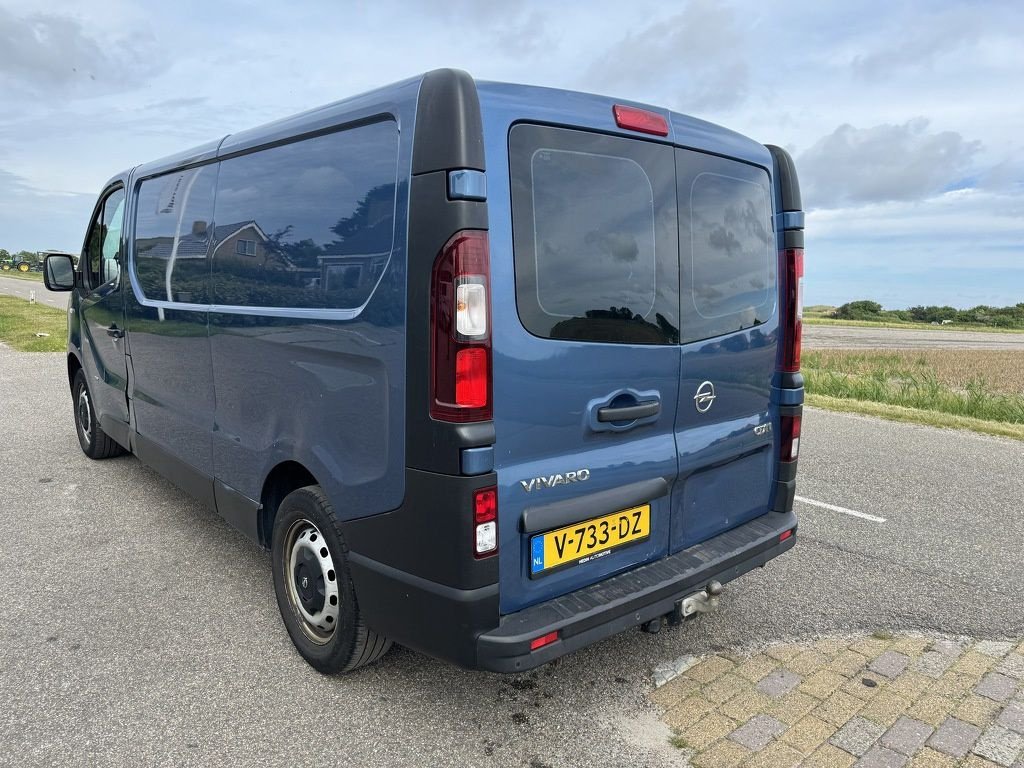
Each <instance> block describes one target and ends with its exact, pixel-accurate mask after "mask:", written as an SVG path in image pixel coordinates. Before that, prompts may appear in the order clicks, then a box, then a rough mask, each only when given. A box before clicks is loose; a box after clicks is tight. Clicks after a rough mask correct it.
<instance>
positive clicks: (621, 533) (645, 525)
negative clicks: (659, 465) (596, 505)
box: [530, 504, 651, 576]
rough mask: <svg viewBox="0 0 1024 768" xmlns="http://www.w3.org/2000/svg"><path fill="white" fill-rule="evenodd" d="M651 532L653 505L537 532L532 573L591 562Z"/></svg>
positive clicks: (645, 505)
mask: <svg viewBox="0 0 1024 768" xmlns="http://www.w3.org/2000/svg"><path fill="white" fill-rule="evenodd" d="M650 535H651V505H650V504H643V505H641V506H639V507H632V508H630V509H624V510H622V511H621V512H613V513H612V514H610V515H605V516H604V517H595V518H594V519H593V520H585V521H584V522H582V523H576V524H575V525H567V526H566V527H565V528H559V529H558V530H555V531H548V532H547V533H541V534H537V535H536V536H534V537H533V538H532V539H530V575H531V576H538V575H540V574H542V573H547V572H548V571H551V570H553V569H555V568H561V567H562V566H566V565H582V564H583V563H589V562H590V561H592V560H596V559H597V558H599V557H604V556H605V555H607V554H608V553H610V552H611V551H612V550H613V549H616V548H617V547H621V546H622V545H623V544H630V543H633V542H636V541H642V540H643V539H646V538H647V537H648V536H650Z"/></svg>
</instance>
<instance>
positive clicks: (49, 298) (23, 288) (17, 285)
mask: <svg viewBox="0 0 1024 768" xmlns="http://www.w3.org/2000/svg"><path fill="white" fill-rule="evenodd" d="M33 291H34V292H35V294H36V301H38V302H39V303H40V304H46V305H47V306H50V307H56V308H57V309H67V308H68V296H69V295H70V294H68V293H61V292H58V291H48V290H46V286H45V285H43V281H42V280H40V281H38V282H37V281H35V280H25V279H22V278H18V277H2V276H0V294H4V295H7V296H19V297H21V298H23V299H25V300H26V301H27V300H28V298H29V294H30V293H32V292H33Z"/></svg>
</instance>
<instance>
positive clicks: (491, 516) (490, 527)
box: [473, 487, 498, 557]
mask: <svg viewBox="0 0 1024 768" xmlns="http://www.w3.org/2000/svg"><path fill="white" fill-rule="evenodd" d="M473 531H474V538H475V542H474V550H473V554H474V555H476V557H487V556H489V555H493V554H494V553H495V552H497V551H498V489H497V488H494V487H491V488H481V489H480V490H478V491H476V492H475V493H474V494H473Z"/></svg>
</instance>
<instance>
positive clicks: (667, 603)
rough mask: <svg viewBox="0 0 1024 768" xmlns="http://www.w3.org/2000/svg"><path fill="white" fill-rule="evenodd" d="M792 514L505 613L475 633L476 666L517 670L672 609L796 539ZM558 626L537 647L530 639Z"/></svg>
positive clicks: (754, 523) (774, 554)
mask: <svg viewBox="0 0 1024 768" xmlns="http://www.w3.org/2000/svg"><path fill="white" fill-rule="evenodd" d="M796 524H797V521H796V515H794V514H793V513H792V512H788V513H778V512H769V513H768V514H766V515H762V516H761V517H759V518H756V519H754V520H751V521H750V522H748V523H746V524H744V525H741V526H739V527H738V528H734V529H732V530H731V531H726V532H725V533H722V534H719V535H718V536H715V537H713V538H711V539H708V540H707V541H705V542H702V543H701V544H697V545H695V546H693V547H689V548H688V549H684V550H683V551H681V552H677V553H676V554H674V555H671V556H669V557H666V558H663V559H661V560H658V561H656V562H653V563H649V564H648V565H644V566H641V567H639V568H635V569H633V570H631V571H627V572H625V573H622V574H619V575H618V576H613V577H612V578H610V579H606V580H605V581H602V582H599V583H597V584H594V585H592V586H590V587H586V588H584V589H580V590H577V591H576V592H572V593H570V594H567V595H563V596H561V597H558V598H555V599H554V600H549V601H548V602H546V603H541V604H539V605H534V606H531V607H529V608H526V609H524V610H522V611H519V612H518V613H512V614H508V615H506V616H502V617H501V620H500V623H499V625H498V627H497V629H494V630H491V631H489V632H486V633H484V634H482V635H480V637H479V638H478V639H477V666H478V667H479V668H480V669H487V670H491V671H494V672H522V671H524V670H527V669H532V668H534V667H537V666H540V665H541V664H545V663H547V662H549V661H551V660H552V659H555V658H557V657H559V656H562V655H564V654H566V653H571V652H572V651H575V650H578V649H580V648H583V647H584V646H587V645H590V644H591V643H594V642H597V641H598V640H602V639H604V638H606V637H609V636H610V635H614V634H616V633H618V632H621V631H623V630H625V629H628V628H630V627H634V626H637V625H639V624H643V623H645V622H648V621H650V620H651V619H655V618H657V617H659V616H664V615H665V614H667V613H671V612H672V610H673V609H674V607H675V604H676V602H677V601H678V600H680V599H682V598H683V597H686V596H687V595H690V594H693V593H694V592H697V591H699V590H701V589H703V588H704V587H705V586H706V585H707V584H708V583H710V582H712V581H719V582H721V583H722V584H725V583H726V582H729V581H732V580H733V579H735V578H737V577H739V576H742V575H743V574H744V573H746V572H747V571H750V570H753V569H754V568H758V567H760V566H763V565H764V564H765V563H767V562H768V561H769V560H771V559H772V558H773V557H777V556H778V555H781V554H782V553H783V552H785V551H786V550H788V549H790V548H791V547H792V546H793V545H794V544H795V543H796V536H795V535H794V536H790V537H789V538H788V539H786V540H785V541H781V542H780V541H779V536H780V535H781V534H782V533H783V532H785V531H788V530H794V529H795V528H796ZM556 631H557V632H558V633H559V639H558V640H556V641H555V642H554V643H551V644H550V645H546V646H544V647H543V648H540V649H539V650H537V651H532V652H531V651H530V641H531V640H533V639H534V638H537V637H540V636H542V635H546V634H548V633H549V632H556Z"/></svg>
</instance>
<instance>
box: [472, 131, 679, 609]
mask: <svg viewBox="0 0 1024 768" xmlns="http://www.w3.org/2000/svg"><path fill="white" fill-rule="evenodd" d="M508 140H509V172H510V182H511V184H510V188H511V201H510V207H511V212H512V217H511V222H508V221H506V219H505V218H504V217H501V216H497V215H492V219H491V256H492V258H491V261H492V267H491V268H492V277H493V280H492V295H493V309H492V312H493V318H494V323H493V334H494V422H495V431H496V434H497V438H498V439H497V443H496V455H495V467H496V469H497V470H498V477H499V482H500V486H499V503H498V509H499V516H500V517H499V539H500V566H499V567H500V573H501V584H502V588H501V611H502V613H509V612H512V611H516V610H519V609H521V608H524V607H526V606H527V605H531V604H533V603H537V602H541V601H544V600H548V599H550V598H552V597H555V596H557V595H561V594H564V593H566V592H571V591H573V590H576V589H579V588H580V587H583V586H585V585H587V584H591V583H594V582H596V581H600V580H602V579H604V578H607V577H608V576H609V575H611V574H613V573H616V572H619V571H623V570H626V569H629V568H632V567H634V566H636V565H638V564H640V563H643V562H647V561H650V560H653V559H656V558H658V557H661V556H663V555H664V554H665V553H666V551H667V547H668V542H669V533H670V528H671V517H672V514H671V506H670V497H669V489H670V487H671V484H672V482H673V481H674V479H675V477H676V474H677V471H678V467H677V458H676V443H675V435H674V426H675V424H676V413H675V412H676V407H677V403H678V401H679V399H680V392H679V377H680V369H679V366H680V352H679V346H678V343H679V319H678V315H679V249H678V222H677V208H676V189H675V182H676V180H675V169H674V149H673V147H671V146H670V145H668V144H662V143H657V142H652V141H643V140H637V139H630V138H624V137H617V136H611V135H607V134H597V133H590V132H586V131H582V130H573V129H567V128H556V127H551V126H542V125H532V124H525V123H521V124H517V125H514V126H513V127H512V128H511V130H510V131H509V134H508ZM504 194H505V193H504V191H503V190H495V193H493V194H492V196H491V199H490V203H491V210H492V214H493V213H495V212H497V211H501V210H509V205H508V203H509V201H507V200H505V198H504ZM509 226H511V229H512V232H508V231H506V228H507V227H509ZM513 241H514V259H513V254H512V253H510V252H508V248H509V246H511V245H513ZM513 264H514V266H513Z"/></svg>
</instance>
